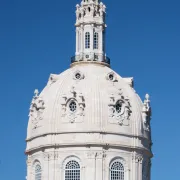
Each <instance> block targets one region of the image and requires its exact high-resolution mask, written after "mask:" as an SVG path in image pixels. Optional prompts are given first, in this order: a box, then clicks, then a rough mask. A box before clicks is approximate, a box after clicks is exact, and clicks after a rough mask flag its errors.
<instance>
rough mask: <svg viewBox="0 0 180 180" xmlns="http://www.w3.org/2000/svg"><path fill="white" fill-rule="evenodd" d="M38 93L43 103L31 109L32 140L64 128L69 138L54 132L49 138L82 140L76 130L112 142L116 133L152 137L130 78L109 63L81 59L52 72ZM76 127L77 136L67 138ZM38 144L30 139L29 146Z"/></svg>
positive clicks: (91, 138) (29, 129) (58, 142)
mask: <svg viewBox="0 0 180 180" xmlns="http://www.w3.org/2000/svg"><path fill="white" fill-rule="evenodd" d="M36 96H37V97H36ZM36 96H35V100H34V101H38V103H39V104H40V105H39V109H38V108H37V107H36V111H38V112H36V115H35V116H33V113H35V110H32V114H31V113H30V120H29V126H28V138H27V140H28V141H31V140H32V139H36V138H37V137H41V136H46V135H57V134H61V137H62V136H63V139H67V142H64V141H65V140H63V142H62V141H61V140H60V139H61V138H59V140H58V138H55V137H51V138H50V139H49V142H46V143H47V144H49V145H50V144H51V143H57V144H61V143H70V144H71V143H74V141H76V143H78V141H79V143H83V142H80V141H81V140H80V139H79V140H78V138H77V134H78V133H80V134H82V133H84V136H87V138H86V143H87V144H88V143H91V142H92V141H93V139H94V138H96V139H97V138H99V139H101V142H104V143H107V144H109V143H111V142H113V139H112V137H111V136H112V135H113V134H117V135H122V136H125V137H128V136H129V137H135V136H139V137H142V138H143V137H144V138H148V133H147V132H146V131H144V130H143V120H142V109H143V103H142V101H141V100H140V98H139V96H138V95H137V94H136V93H135V91H134V89H133V88H132V86H131V83H130V82H128V78H122V77H120V76H119V75H118V74H117V73H116V72H114V71H112V69H110V68H109V67H107V66H104V65H100V64H93V63H91V64H87V63H82V64H78V65H75V66H73V67H71V68H70V69H68V70H66V71H65V72H63V73H62V74H60V75H51V76H50V79H49V81H48V84H47V86H46V87H45V88H44V90H43V91H42V93H40V95H39V96H38V95H36ZM34 101H33V102H34ZM38 103H36V104H38ZM32 104H33V103H32ZM34 104H35V103H34ZM36 106H38V105H36ZM73 133H75V134H74V136H75V137H74V139H72V138H68V134H73ZM96 133H100V134H106V138H105V137H103V138H100V137H99V135H98V137H97V134H96ZM90 134H92V137H91V135H90ZM95 134H96V135H95ZM107 135H109V136H107ZM95 136H96V137H95ZM76 138H77V139H76ZM75 139H76V140H75ZM114 140H115V141H120V139H114ZM127 141H128V139H127ZM125 144H126V142H125ZM42 145H43V141H42ZM35 146H36V145H35V144H34V145H33V147H31V145H30V144H29V146H28V147H27V149H29V148H30V149H31V148H35Z"/></svg>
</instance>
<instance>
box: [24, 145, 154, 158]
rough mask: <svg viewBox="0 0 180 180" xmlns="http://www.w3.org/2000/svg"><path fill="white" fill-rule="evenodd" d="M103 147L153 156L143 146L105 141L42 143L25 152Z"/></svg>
mask: <svg viewBox="0 0 180 180" xmlns="http://www.w3.org/2000/svg"><path fill="white" fill-rule="evenodd" d="M92 146H93V147H103V148H105V149H106V148H107V149H108V148H117V149H125V150H126V151H140V152H144V153H145V154H147V156H149V157H150V158H152V157H153V154H152V153H151V152H150V151H149V150H148V149H145V148H141V147H137V146H126V145H123V144H113V143H112V144H107V143H74V144H72V143H62V144H47V145H42V146H38V147H36V148H31V149H27V150H26V152H25V153H26V154H27V155H28V154H31V153H33V152H34V151H39V150H43V149H48V148H56V149H57V148H66V147H68V148H69V147H92Z"/></svg>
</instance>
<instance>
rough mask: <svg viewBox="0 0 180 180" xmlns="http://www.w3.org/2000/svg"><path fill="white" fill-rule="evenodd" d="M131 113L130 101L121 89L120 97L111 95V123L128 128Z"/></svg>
mask: <svg viewBox="0 0 180 180" xmlns="http://www.w3.org/2000/svg"><path fill="white" fill-rule="evenodd" d="M131 112H132V111H131V105H130V102H129V99H128V98H127V97H124V96H123V94H122V91H121V89H120V93H119V94H118V96H115V95H114V94H111V96H110V97H109V119H110V122H111V123H118V124H119V125H121V126H122V125H126V126H128V125H129V118H130V115H131Z"/></svg>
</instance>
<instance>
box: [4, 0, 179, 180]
mask: <svg viewBox="0 0 180 180" xmlns="http://www.w3.org/2000/svg"><path fill="white" fill-rule="evenodd" d="M78 2H80V0H70V1H68V0H64V1H63V0H51V1H50V0H49V1H47V0H31V1H26V0H4V1H3V0H0V82H1V85H0V87H1V88H0V92H1V93H0V94H1V98H0V99H1V103H0V119H1V121H0V129H1V130H0V160H1V163H0V179H3V180H12V179H13V180H24V179H25V176H26V163H25V155H24V150H25V145H26V144H25V138H26V128H27V122H28V112H29V106H30V102H31V99H32V96H33V91H34V89H35V88H38V89H39V90H42V89H43V87H44V86H45V84H46V82H47V80H48V77H49V74H50V73H60V72H62V71H64V70H65V69H67V68H68V67H69V64H70V57H71V56H72V55H74V49H75V29H74V22H75V14H74V12H75V5H76V3H78ZM104 3H106V5H107V7H108V9H107V12H108V14H107V24H108V29H107V54H108V56H110V58H111V61H112V63H111V67H112V68H113V69H114V70H115V71H117V72H118V73H119V74H120V75H121V76H123V77H124V76H133V77H134V79H135V89H136V91H137V92H138V93H139V94H140V96H141V97H142V98H143V97H144V95H145V93H146V92H148V93H149V94H150V95H151V100H152V107H153V119H152V133H153V142H154V145H153V152H154V159H153V166H152V180H161V179H163V180H173V179H179V171H180V165H179V164H180V163H179V162H180V154H179V148H180V140H179V135H180V118H179V115H178V114H179V112H180V109H179V100H180V83H179V77H180V1H179V0H151V1H148V0H121V1H120V0H113V1H112V0H104Z"/></svg>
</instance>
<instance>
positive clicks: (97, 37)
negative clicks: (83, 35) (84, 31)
mask: <svg viewBox="0 0 180 180" xmlns="http://www.w3.org/2000/svg"><path fill="white" fill-rule="evenodd" d="M98 45H99V34H98V33H97V32H95V33H94V49H98V48H99V47H98Z"/></svg>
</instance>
